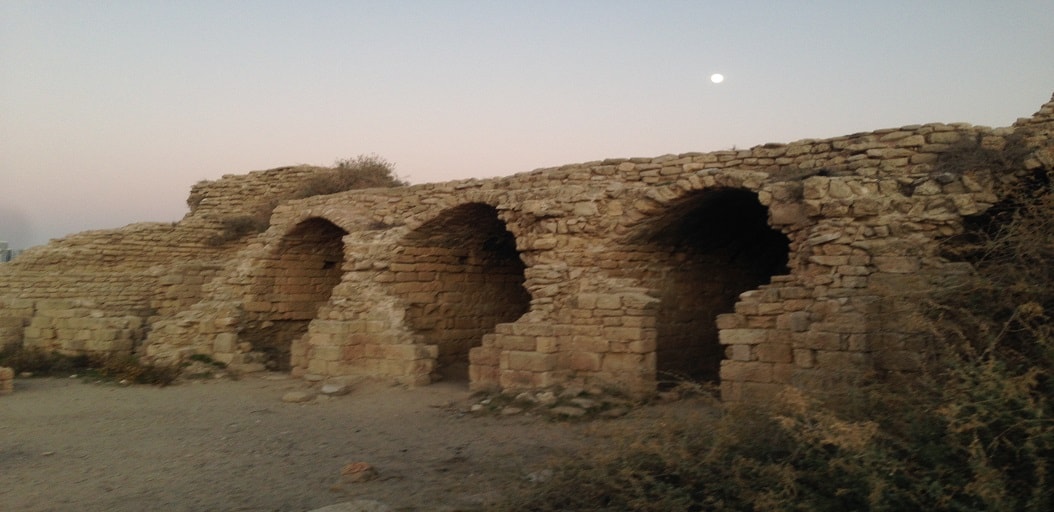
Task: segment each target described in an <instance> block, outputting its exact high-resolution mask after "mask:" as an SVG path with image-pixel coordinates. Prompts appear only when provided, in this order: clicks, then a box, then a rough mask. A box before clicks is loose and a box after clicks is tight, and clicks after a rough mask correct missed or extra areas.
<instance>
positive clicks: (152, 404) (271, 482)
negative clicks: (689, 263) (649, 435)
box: [0, 374, 621, 512]
mask: <svg viewBox="0 0 1054 512" xmlns="http://www.w3.org/2000/svg"><path fill="white" fill-rule="evenodd" d="M307 385H308V384H307V383H305V382H303V381H300V380H296V379H291V378H289V377H288V376H285V375H281V374H259V375H251V376H246V377H243V378H241V379H240V380H229V379H217V380H206V381H191V382H185V383H181V384H178V385H175V386H169V387H165V388H158V387H151V386H121V385H118V384H114V383H96V382H86V381H84V380H83V379H57V378H31V379H17V380H16V383H15V386H16V387H15V393H14V394H12V395H9V396H4V397H0V510H2V511H26V512H29V511H137V512H138V511H143V510H159V511H203V510H217V511H279V510H280V511H307V510H312V509H315V508H320V507H324V506H327V505H331V504H335V503H341V502H348V501H354V500H376V501H378V502H380V503H383V504H385V505H387V506H388V507H390V508H391V510H439V511H442V510H446V511H451V510H486V508H487V504H488V503H492V502H493V501H494V500H495V499H499V498H501V497H502V496H503V494H504V493H505V492H506V491H507V490H508V489H509V488H510V487H511V486H515V485H523V482H524V481H525V480H527V479H529V478H533V477H535V476H537V475H538V474H539V473H538V472H539V471H540V470H542V469H543V468H545V467H546V465H547V464H549V463H551V462H552V461H553V460H555V459H557V458H559V457H561V456H565V455H566V454H567V453H569V451H570V450H574V449H577V448H581V447H583V446H586V445H587V443H589V442H590V436H589V434H587V430H589V429H588V425H586V424H582V423H567V422H554V421H551V420H548V419H546V418H543V417H539V416H535V415H525V414H520V415H516V416H500V415H499V416H480V415H478V414H472V413H466V412H465V410H467V408H468V406H469V405H471V403H473V402H474V400H478V398H477V399H473V398H472V397H471V394H470V393H469V391H468V390H467V387H466V386H465V385H464V384H452V383H451V384H442V383H440V384H434V385H431V386H425V387H419V388H415V389H406V388H402V387H392V386H389V385H383V384H377V383H360V384H358V385H357V386H354V387H353V389H352V391H351V393H350V394H348V395H345V396H340V397H333V398H329V397H322V398H320V399H317V400H315V401H313V402H310V403H305V404H293V403H286V402H283V401H282V396H283V395H284V394H286V393H287V392H289V391H294V390H303V389H305V386H307ZM620 421H621V420H620ZM354 462H365V463H368V464H370V465H372V466H373V467H374V468H375V469H376V472H377V475H376V478H375V479H373V480H370V481H366V482H359V483H354V482H349V481H347V478H346V477H342V476H341V470H342V468H344V467H345V466H346V465H348V464H349V463H354ZM542 474H544V473H542Z"/></svg>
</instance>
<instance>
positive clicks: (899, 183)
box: [0, 102, 1054, 400]
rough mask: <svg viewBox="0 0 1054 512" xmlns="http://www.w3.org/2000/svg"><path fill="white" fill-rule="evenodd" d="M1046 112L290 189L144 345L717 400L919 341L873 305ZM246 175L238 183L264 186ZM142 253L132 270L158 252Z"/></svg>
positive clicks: (922, 264) (831, 381)
mask: <svg viewBox="0 0 1054 512" xmlns="http://www.w3.org/2000/svg"><path fill="white" fill-rule="evenodd" d="M1052 126H1054V102H1052V103H1048V104H1047V105H1044V106H1043V108H1042V109H1041V110H1040V112H1038V113H1037V114H1036V115H1035V116H1033V117H1032V118H1030V119H1024V120H1021V121H1019V122H1018V123H1016V124H1015V125H1014V126H1012V127H1007V128H997V129H990V128H985V127H975V126H971V125H967V124H961V123H960V124H941V123H931V124H925V125H912V126H904V127H900V128H895V129H885V130H877V131H874V132H869V133H859V134H853V135H849V136H845V137H836V138H832V139H824V140H804V141H798V142H793V143H789V144H767V145H763V146H758V147H755V148H751V149H748V150H735V151H718V152H713V153H687V154H682V155H666V156H661V157H656V158H630V159H611V160H603V161H597V162H587V163H583V164H575V165H568V166H563V167H558V168H552V169H541V170H537V171H532V172H529V173H524V174H519V175H514V176H509V177H506V178H497V179H491V180H464V181H456V182H448V183H435V184H424V185H417V186H413V187H405V188H399V189H375V190H362V191H350V192H344V193H340V194H333V195H330V196H319V197H312V198H308V199H302V200H297V201H287V202H283V203H281V204H280V205H279V206H278V207H277V208H276V209H275V211H274V214H273V216H271V218H270V223H269V225H270V227H269V229H268V230H267V231H266V232H265V233H263V234H261V235H259V236H256V237H251V238H248V239H245V240H242V241H241V242H239V243H235V244H232V245H230V246H229V247H227V248H225V249H224V251H226V252H223V253H222V254H223V255H224V256H223V258H221V259H220V265H218V266H219V267H222V268H219V269H218V270H217V266H215V265H214V266H212V267H207V266H205V265H203V264H202V265H200V266H195V264H191V265H188V266H184V267H181V268H183V269H186V271H187V272H188V273H190V274H192V273H195V272H198V271H200V272H203V273H207V277H205V278H203V281H205V282H203V283H201V284H200V288H198V287H197V286H198V285H197V284H189V288H188V289H187V290H186V291H176V290H170V291H171V292H172V297H173V298H172V299H171V300H170V301H169V302H168V304H169V305H168V306H167V309H166V311H165V312H164V314H159V315H153V316H148V318H149V320H148V322H149V325H148V330H149V332H148V334H147V336H146V339H145V340H144V342H143V348H142V350H143V352H144V353H145V354H146V355H147V356H149V357H151V358H155V359H159V360H170V359H180V358H185V357H187V356H189V355H190V354H194V353H204V354H209V355H210V356H213V357H214V358H216V359H218V360H221V361H224V362H229V363H231V365H232V366H233V367H234V368H241V369H244V370H254V369H262V368H264V367H265V366H266V365H267V364H268V363H271V364H279V365H282V364H283V363H282V362H281V361H277V360H276V357H277V358H278V359H282V358H284V357H285V355H284V353H279V352H278V351H276V349H275V346H273V345H268V343H271V342H272V341H273V340H276V339H281V340H282V341H281V345H282V346H283V347H284V346H288V353H289V355H288V363H287V364H288V367H289V370H290V371H291V372H292V373H293V374H294V375H307V374H317V375H323V376H326V375H330V376H337V375H365V376H373V377H380V378H387V379H394V380H397V381H400V382H404V383H408V384H427V383H428V382H431V381H433V380H436V379H439V378H457V377H458V376H460V375H463V374H464V373H463V371H464V369H463V365H464V362H465V361H466V359H467V363H468V368H467V376H468V379H469V386H470V387H471V388H473V389H488V388H504V389H519V388H537V387H547V386H556V385H570V384H590V385H594V384H597V385H605V386H613V387H619V388H622V389H624V390H626V391H629V392H631V393H637V394H646V393H650V392H653V391H654V390H655V389H656V387H657V385H658V384H659V381H660V380H662V379H664V378H666V377H665V375H667V374H670V375H673V374H686V375H688V376H689V377H692V378H701V379H714V380H718V381H719V382H720V383H721V386H722V390H723V395H724V396H725V398H727V399H729V400H755V399H763V398H765V397H770V396H774V394H775V393H776V392H777V391H778V390H779V389H780V388H782V387H783V386H786V385H793V386H799V387H806V388H813V389H825V388H829V387H830V386H844V385H851V383H852V382H853V379H855V378H857V377H858V376H859V375H861V374H862V373H865V372H869V371H874V370H878V371H911V370H912V369H913V368H914V367H915V366H916V365H917V362H918V357H919V354H920V347H918V346H914V345H912V344H911V343H912V342H911V341H910V340H911V339H912V337H911V336H910V335H911V334H912V332H911V326H910V322H902V321H899V322H891V321H890V315H889V312H890V311H895V310H896V307H897V304H895V303H896V300H895V299H896V297H897V295H898V294H901V295H903V294H910V293H913V292H914V291H917V290H918V289H919V287H920V286H921V285H922V282H923V279H924V276H925V275H926V274H930V273H938V274H939V273H944V272H952V271H956V269H957V268H959V267H956V266H955V265H949V262H947V261H945V260H943V259H942V258H941V257H940V255H939V244H940V242H941V240H943V239H944V238H946V237H948V236H952V235H955V234H957V233H959V232H961V230H962V222H963V218H964V217H966V216H971V215H976V214H979V213H981V212H983V211H985V210H986V209H987V208H989V207H991V206H992V205H993V204H994V203H996V202H998V201H999V200H1000V199H1001V198H1002V197H1003V196H1004V195H1005V194H1006V190H1008V185H1010V184H1012V183H1013V182H1015V181H1016V180H1018V179H1020V178H1021V177H1022V176H1024V175H1027V174H1035V173H1050V172H1051V171H1052V170H1054V146H1052V140H1054V138H1052V135H1054V133H1052V132H1054V128H1052ZM284 176H285V174H281V173H273V176H272V175H271V174H267V175H266V177H273V178H275V179H279V180H281V179H283V178H282V177H284ZM253 180H255V178H253V179H250V180H249V181H250V182H252V183H253V184H254V185H253V187H257V188H253V187H247V188H245V189H244V190H243V192H248V193H254V194H255V193H256V192H252V191H258V190H263V188H261V187H265V185H264V184H263V183H262V182H263V181H266V180H260V181H253ZM238 182H239V179H236V178H233V177H232V178H229V179H227V180H226V181H225V183H227V184H228V185H230V184H234V183H238ZM228 190H230V191H231V192H230V194H231V195H233V196H237V195H239V194H241V193H242V192H234V191H235V190H242V189H240V188H238V187H236V186H234V185H231V188H230V189H228ZM267 190H270V189H267ZM195 193H196V194H197V195H198V196H200V195H202V194H200V193H198V189H196V192H195ZM215 199H216V197H204V198H202V199H201V201H200V202H199V203H198V206H197V209H195V210H194V212H193V214H192V215H190V216H188V219H184V221H182V222H181V223H179V225H180V227H185V226H189V225H190V222H191V220H194V221H195V222H202V223H205V224H207V223H211V224H209V225H210V226H212V228H209V233H210V234H215V233H216V232H217V229H218V226H220V225H221V224H222V218H223V217H224V216H229V215H237V214H239V212H243V211H244V210H246V209H252V208H253V207H251V206H250V203H245V202H243V203H236V202H231V203H229V204H228V205H227V206H223V207H221V206H219V205H220V204H224V203H223V202H222V201H216V200H215ZM193 202H196V200H195V201H192V203H193ZM233 204H238V206H236V207H235V206H231V205H233ZM210 208H218V209H216V210H211V211H212V212H213V214H214V215H213V216H212V217H210V218H209V219H208V220H207V221H206V220H205V217H206V216H205V213H208V212H209V211H210ZM195 219H197V220H195ZM305 226H314V228H315V229H313V230H308V231H310V232H311V233H314V238H313V239H312V240H311V241H310V242H309V243H303V242H304V237H303V235H304V234H305ZM299 247H303V248H304V249H303V250H300V249H298V248H299ZM158 252H160V253H164V247H163V246H162V247H161V248H159V249H158ZM42 257H43V256H41V258H42ZM22 258H25V255H23V256H22ZM38 263H39V261H38ZM38 267H39V269H41V270H43V269H48V268H50V267H48V265H45V264H43V263H39V265H38ZM25 268H26V269H27V270H26V271H25V275H30V273H31V272H29V270H30V269H29V266H27V267H25ZM163 268H164V271H161V272H154V274H152V275H156V276H162V275H167V276H174V275H175V274H174V272H175V273H176V274H178V273H179V271H178V270H176V271H174V269H176V267H174V266H171V265H170V266H167V267H163ZM195 269H199V270H195ZM33 270H37V269H33ZM15 273H18V272H15ZM18 279H22V277H19V278H18ZM158 279H160V278H158ZM166 279H169V280H173V281H175V280H176V278H175V277H167V278H166ZM155 282H156V281H155ZM119 289H120V288H119V287H118V288H117V290H119ZM9 290H14V291H16V292H17V293H18V294H25V293H29V292H25V291H22V290H20V289H19V288H18V286H17V285H16V286H12V287H9ZM195 296H196V297H197V299H198V300H197V301H196V302H195V301H194V299H195ZM151 297H152V298H151V299H150V301H151V302H149V303H150V304H153V303H154V302H153V301H157V300H159V299H157V297H156V296H151ZM109 304H114V305H117V304H119V301H114V302H111V303H109ZM177 308H183V309H181V310H179V311H175V310H176V309H177ZM114 309H115V310H116V309H120V308H114ZM119 313H120V311H114V312H113V314H112V315H110V316H117V315H119ZM0 316H2V315H0ZM283 325H284V326H285V327H282V326H283ZM269 340H272V341H269ZM283 350H284V349H283ZM466 351H467V356H466ZM276 354H279V355H277V356H276ZM459 365H461V366H459Z"/></svg>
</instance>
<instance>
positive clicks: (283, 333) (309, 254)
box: [239, 217, 347, 371]
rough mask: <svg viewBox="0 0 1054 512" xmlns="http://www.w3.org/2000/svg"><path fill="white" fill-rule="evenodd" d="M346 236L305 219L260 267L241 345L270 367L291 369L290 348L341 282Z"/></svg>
mask: <svg viewBox="0 0 1054 512" xmlns="http://www.w3.org/2000/svg"><path fill="white" fill-rule="evenodd" d="M346 234H347V232H346V231H344V230H343V229H341V228H340V227H338V226H337V225H335V224H333V223H332V222H330V221H328V220H325V219H322V218H318V217H314V218H310V219H307V220H305V221H303V222H300V223H299V224H297V225H296V226H295V227H293V228H292V229H291V230H290V231H289V232H288V233H287V234H286V235H285V236H284V237H283V238H282V240H281V242H280V243H279V245H278V248H277V250H276V251H274V252H273V253H272V254H271V257H270V258H269V259H267V260H265V261H263V262H261V264H260V265H259V268H258V269H257V271H256V277H255V279H254V282H253V284H252V285H251V292H252V300H251V301H249V302H247V303H246V305H245V309H246V312H247V313H248V321H247V322H246V324H245V326H244V328H243V329H242V331H241V332H240V333H239V340H240V341H242V342H248V343H250V344H251V345H252V350H253V352H257V353H260V354H263V358H264V363H265V365H266V366H267V367H268V368H270V369H273V370H279V371H287V370H289V369H290V345H291V344H292V342H293V340H295V339H296V338H299V337H300V336H303V335H304V333H306V332H307V328H308V324H309V323H310V322H311V320H312V319H314V318H315V315H316V314H317V312H318V308H319V307H321V306H322V305H323V304H325V303H326V302H327V301H329V297H330V295H331V294H332V292H333V287H334V286H336V285H337V284H338V283H340V280H341V276H342V275H343V269H342V267H343V263H344V243H343V241H342V238H343V237H344V235H346Z"/></svg>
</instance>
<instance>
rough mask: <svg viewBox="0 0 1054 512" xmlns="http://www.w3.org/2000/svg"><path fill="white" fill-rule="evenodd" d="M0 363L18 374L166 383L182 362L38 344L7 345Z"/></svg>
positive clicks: (177, 372) (177, 375) (176, 372)
mask: <svg viewBox="0 0 1054 512" xmlns="http://www.w3.org/2000/svg"><path fill="white" fill-rule="evenodd" d="M0 366H7V367H11V368H13V369H14V371H15V373H16V374H20V375H25V374H29V375H32V376H41V377H45V376H48V377H58V376H61V377H67V376H71V375H78V376H85V377H94V378H98V379H100V380H105V381H113V382H122V383H125V384H153V385H157V386H167V385H169V384H172V383H173V382H174V381H175V380H176V378H178V377H179V375H180V372H181V370H182V368H181V367H180V366H179V365H158V364H153V363H146V362H143V361H141V360H140V359H139V358H137V357H135V356H133V355H131V354H89V355H85V354H79V355H66V354H62V353H60V352H57V351H47V350H43V349H41V348H37V347H8V348H6V349H4V350H3V351H0Z"/></svg>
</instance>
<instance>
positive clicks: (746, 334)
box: [718, 329, 769, 345]
mask: <svg viewBox="0 0 1054 512" xmlns="http://www.w3.org/2000/svg"><path fill="white" fill-rule="evenodd" d="M768 334H769V331H768V330H767V329H723V330H721V331H719V333H718V339H719V340H720V342H721V344H722V345H740V344H744V345H756V344H758V343H764V342H765V341H767V340H768Z"/></svg>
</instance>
